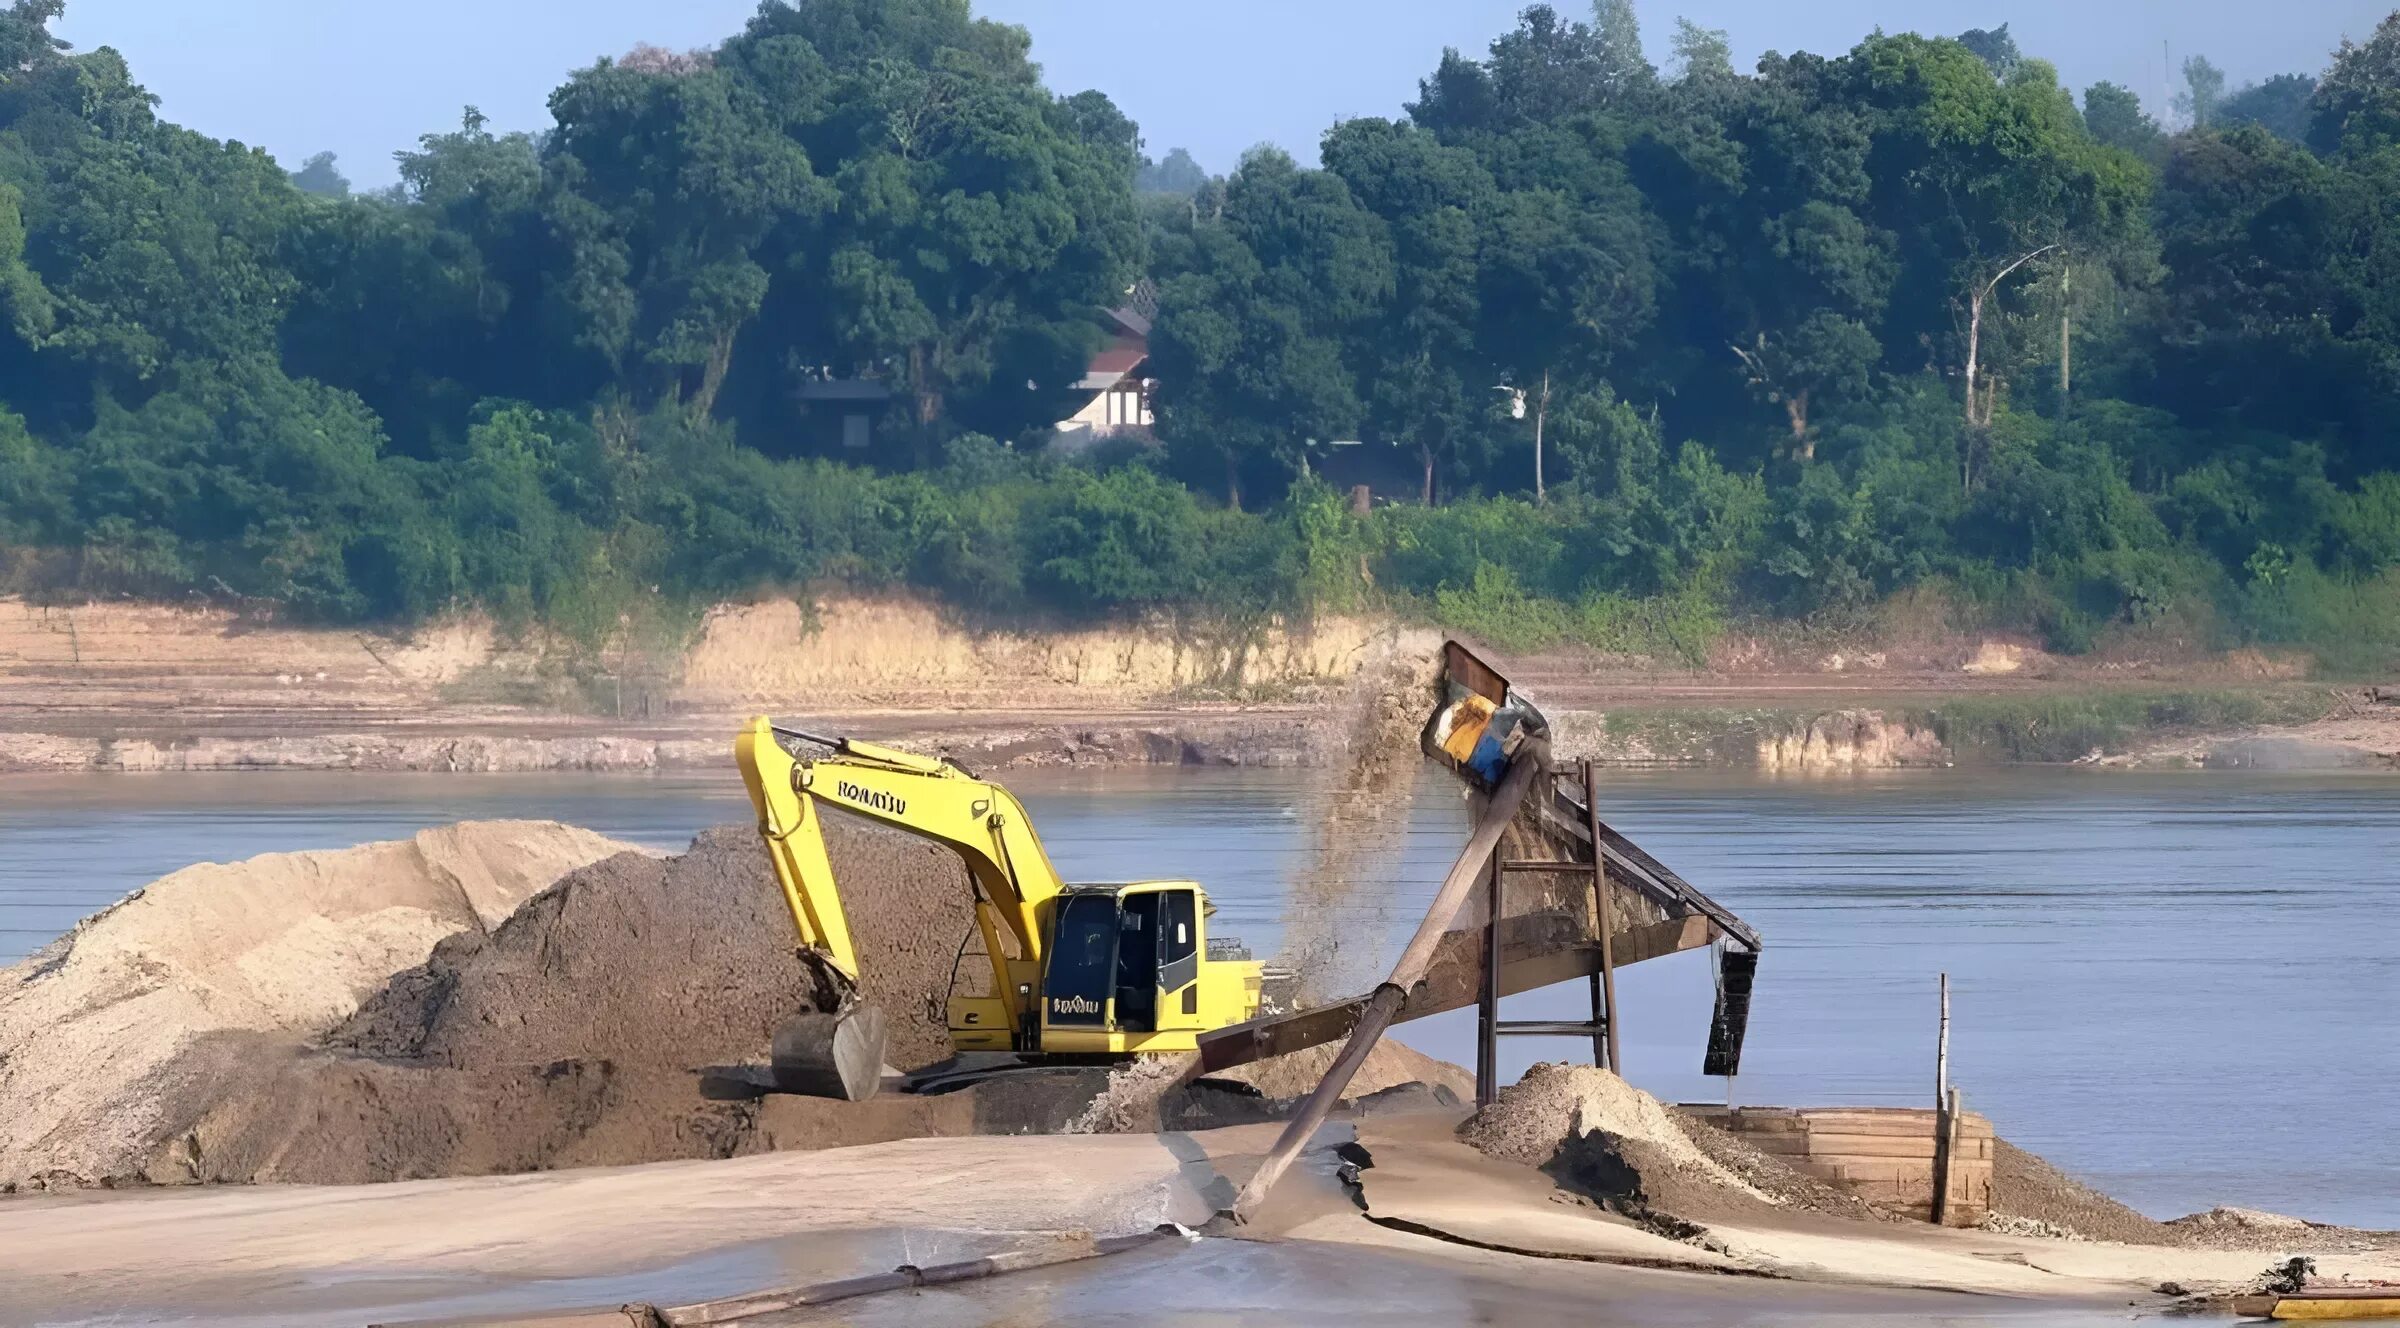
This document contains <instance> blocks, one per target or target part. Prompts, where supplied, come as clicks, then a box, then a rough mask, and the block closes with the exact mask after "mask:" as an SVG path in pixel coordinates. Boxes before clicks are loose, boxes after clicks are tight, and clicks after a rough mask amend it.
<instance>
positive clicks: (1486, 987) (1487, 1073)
mask: <svg viewBox="0 0 2400 1328" xmlns="http://www.w3.org/2000/svg"><path fill="white" fill-rule="evenodd" d="M1488 879H1489V885H1488V886H1487V889H1488V892H1489V893H1488V896H1487V897H1488V899H1489V900H1490V903H1489V906H1488V918H1487V920H1486V922H1485V923H1484V928H1483V993H1482V995H1481V996H1480V997H1479V998H1478V999H1477V1001H1476V1004H1475V1009H1476V1020H1475V1105H1476V1106H1479V1107H1488V1106H1490V1105H1492V1103H1493V1102H1494V1101H1495V1100H1497V1099H1498V1098H1499V1096H1500V891H1501V877H1500V853H1499V850H1497V849H1495V850H1493V852H1492V863H1491V867H1490V869H1489V878H1488Z"/></svg>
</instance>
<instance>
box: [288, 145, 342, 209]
mask: <svg viewBox="0 0 2400 1328" xmlns="http://www.w3.org/2000/svg"><path fill="white" fill-rule="evenodd" d="M292 184H293V186H294V187H295V188H297V189H299V191H300V192H301V193H304V194H315V195H316V196H317V197H319V198H348V197H349V196H350V181H349V180H348V179H347V178H346V177H345V176H343V174H342V171H341V167H340V166H338V165H336V164H335V161H334V156H333V154H332V153H330V152H320V153H317V154H316V155H315V156H312V157H310V158H309V159H308V160H307V161H305V162H302V163H301V164H300V169H299V170H296V171H294V172H292Z"/></svg>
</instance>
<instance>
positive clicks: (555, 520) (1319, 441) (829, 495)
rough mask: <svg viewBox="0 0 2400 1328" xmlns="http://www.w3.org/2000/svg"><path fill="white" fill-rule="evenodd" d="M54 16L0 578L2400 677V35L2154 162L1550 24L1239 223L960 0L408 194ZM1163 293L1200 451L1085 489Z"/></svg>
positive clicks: (1608, 18) (2089, 107) (444, 165)
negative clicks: (1395, 629)
mask: <svg viewBox="0 0 2400 1328" xmlns="http://www.w3.org/2000/svg"><path fill="white" fill-rule="evenodd" d="M63 3H64V0H13V2H12V3H9V4H8V6H7V7H6V8H5V9H0V590H7V591H10V592H12V593H21V594H32V595H39V596H48V597H58V596H76V595H143V596H157V597H183V596H189V595H198V596H201V597H203V598H207V599H210V600H214V601H219V602H227V603H239V604H242V605H245V606H249V607H253V608H259V609H264V610H268V611H273V612H276V613H281V614H286V615H291V616H295V617H301V618H309V619H317V620H326V621H384V622H402V623H404V622H407V621H411V620H415V619H420V618H423V617H425V616H428V615H432V614H436V613H439V612H443V611H445V610H448V609H452V608H456V607H469V606H472V607H481V608H484V609H488V610H490V611H493V612H496V613H499V614H502V615H506V616H510V617H513V618H517V619H520V620H542V621H549V622H553V623H562V624H569V625H573V624H588V623H606V622H610V621H615V620H617V619H619V618H620V617H621V616H622V611H623V607H624V606H625V605H627V604H628V603H633V602H637V601H642V600H646V599H651V598H655V597H660V596H665V597H668V598H681V599H689V600H698V599H705V598H709V597H717V596H725V595H735V594H742V593H747V592H751V591H754V590H759V589H762V588H768V587H784V586H797V585H803V584H807V583H812V582H845V583H849V584H853V585H859V586H868V587H877V586H892V587H910V588H914V589H917V590H921V591H924V592H927V593H931V594H935V595H939V596H943V597H946V598H947V599H949V600H950V601H951V602H953V603H955V604H957V605H959V606H960V607H962V608H963V609H969V610H973V611H975V612H978V613H984V614H1000V615H1008V614H1020V615H1021V614H1031V613H1041V614H1079V615H1095V614H1124V613H1153V612H1156V613H1171V614H1180V615H1189V614H1205V615H1213V616H1217V617H1227V616H1231V617H1236V618H1243V619H1255V618H1257V617H1259V616H1262V615H1269V614H1288V615H1305V614H1308V613H1312V612H1318V611H1324V610H1329V609H1346V608H1352V607H1358V606H1361V605H1366V604H1375V605H1380V606H1384V607H1391V608H1396V609H1399V610H1401V611H1403V612H1406V613H1410V614H1414V615H1418V616H1426V617H1433V618H1437V619H1441V620H1443V621H1446V622H1449V623H1451V624H1453V625H1457V626H1464V627H1469V628H1474V629H1478V630H1485V631H1489V632H1492V633H1495V634H1498V635H1507V636H1513V637H1515V638H1516V639H1519V640H1526V641H1531V640H1534V639H1537V638H1538V639H1558V638H1567V637H1571V638H1580V639H1583V640H1587V641H1592V642H1594V643H1597V644H1601V645H1604V646H1618V645H1627V644H1628V643H1630V644H1632V645H1634V646H1639V647H1641V648H1645V649H1652V650H1656V649H1659V648H1667V649H1674V650H1686V651H1688V650H1691V649H1693V648H1695V647H1694V645H1693V643H1694V642H1697V641H1701V640H1702V639H1704V638H1705V637H1706V636H1707V635H1708V634H1709V633H1710V632H1712V631H1713V630H1715V629H1716V626H1717V625H1720V624H1722V623H1723V622H1724V621H1726V620H1727V618H1728V617H1729V616H1736V615H1759V616H1819V617H1822V616H1828V615H1831V616H1839V615H1851V614H1859V613H1864V612H1867V611H1870V610H1871V609H1872V607H1873V606H1874V605H1876V604H1878V603H1880V602H1883V601H1884V600H1886V599H1887V598H1888V597H1891V596H1893V595H1896V594H1901V593H1904V592H1920V591H1928V590H1930V591H1934V592H1938V593H1939V595H1940V596H1941V597H1942V598H1943V599H1944V601H1945V602H1946V603H1948V604H1950V605H1952V606H1953V609H1954V611H1955V612H1957V613H1959V614H1962V615H1965V616H1967V617H1969V618H1972V619H1973V620H1974V621H1975V622H1976V623H1977V624H1978V625H1982V626H1994V627H2005V628H2013V629H2016V630H2023V631H2027V632H2032V633H2037V634H2039V635H2040V636H2041V637H2042V638H2043V639H2045V640H2046V641H2047V642H2049V643H2050V644H2051V645H2052V646H2053V647H2054V648H2058V649H2063V650H2087V649H2090V648H2093V647H2094V646H2095V645H2098V644H2101V643H2103V642H2104V641H2106V640H2107V639H2109V638H2111V637H2112V636H2122V635H2128V634H2140V633H2166V634H2171V635H2174V636H2176V637H2178V638H2179V639H2185V640H2189V641H2192V642H2195V643H2199V644H2204V645H2210V646H2225V645H2234V644H2243V643H2248V642H2289V643H2297V644H2302V645H2307V646H2312V647H2315V648H2317V649H2318V650H2319V651H2320V653H2322V654H2324V655H2326V656H2328V657H2329V658H2334V659H2337V660H2339V661H2342V662H2344V663H2345V664H2347V665H2349V666H2352V667H2362V668H2363V667H2375V666H2381V665H2383V664H2387V663H2389V662H2390V661H2391V660H2392V659H2393V658H2394V657H2395V651H2400V454H2396V450H2395V431H2394V425H2393V421H2394V420H2395V418H2400V414H2396V409H2395V408H2396V407H2400V14H2395V15H2394V16H2393V17H2391V18H2387V19H2386V20H2385V21H2384V22H2383V23H2382V24H2381V25H2380V26H2379V27H2378V28H2377V29H2376V30H2375V31H2374V32H2373V33H2372V34H2371V35H2369V36H2367V37H2366V38H2365V39H2364V40H2363V41H2356V42H2345V43H2344V44H2343V45H2342V46H2341V48H2340V49H2339V50H2338V51H2336V52H2334V53H2333V54H2332V56H2331V58H2330V60H2329V63H2328V65H2327V67H2326V68H2324V69H2322V70H2317V71H2301V72H2294V73H2291V74H2287V75H2281V76H2278V77H2276V78H2272V79H2269V80H2266V81H2264V82H2261V83H2257V84H2253V85H2250V86H2246V87H2241V88H2228V87H2227V86H2226V79H2225V76H2224V75H2223V74H2222V73H2221V72H2220V71H2219V70H2218V69H2217V68H2216V66H2214V65H2213V64H2211V63H2210V62H2209V61H2208V60H2207V59H2206V58H2205V57H2195V58H2194V59H2192V60H2191V61H2188V62H2187V63H2186V65H2185V68H2184V79H2185V83H2186V87H2185V90H2184V93H2183V95H2182V96H2180V97H2179V98H2177V99H2176V106H2175V108H2174V110H2173V111H2172V113H2171V115H2170V117H2169V118H2170V122H2169V123H2161V121H2160V120H2159V119H2157V118H2154V117H2153V115H2152V114H2151V113H2150V112H2149V111H2148V110H2146V109H2145V108H2144V106H2143V105H2142V103H2141V101H2140V100H2139V99H2138V98H2137V97H2135V96H2134V95H2133V94H2132V93H2130V92H2128V91H2126V90H2125V89H2123V88H2120V87H2116V86H2114V85H2111V84H2106V83H2102V84H2098V85H2095V86H2093V87H2091V88H2089V89H2086V90H2084V91H2082V92H2081V93H2080V95H2079V94H2077V93H2076V92H2074V91H2071V90H2070V89H2067V88H2065V87H2062V86H2060V84H2059V80H2058V76H2057V73H2056V70H2055V69H2054V67H2053V66H2052V65H2050V64H2049V63H2048V62H2046V61H2044V60H2042V59H2041V58H2040V55H2039V53H2038V52H2031V51H2021V50H2019V49H2018V46H2017V43H2016V41H2015V39H2014V38H2013V37H2012V36H2011V35H2010V34H2009V32H2008V30H2007V28H2006V26H2005V25H2001V26H1999V27H1996V28H1992V29H1978V30H1974V31H1970V32H1966V33H1962V34H1959V35H1957V36H1954V37H1934V36H1924V35H1917V34H1905V33H1903V34H1883V33H1877V34H1874V35H1870V36H1868V37H1866V38H1864V39H1863V40H1861V41H1860V42H1859V43H1858V44H1857V45H1856V46H1854V47H1853V48H1851V49H1850V50H1849V51H1847V52H1844V53H1841V54H1837V55H1814V54H1807V53H1790V54H1783V53H1773V52H1770V53H1768V54H1767V55H1765V56H1764V57H1762V58H1761V59H1760V60H1759V61H1758V62H1757V64H1756V66H1755V67H1754V68H1753V69H1751V70H1749V71H1747V72H1744V71H1740V70H1737V69H1736V68H1735V67H1734V65H1733V63H1732V60H1731V58H1730V55H1729V52H1730V50H1731V49H1732V48H1731V44H1730V42H1729V40H1728V38H1727V36H1726V34H1723V33H1718V32H1712V31H1710V30H1708V29H1705V28H1701V27H1699V26H1697V25H1695V24H1692V23H1690V22H1688V21H1682V22H1679V23H1677V24H1676V26H1675V31H1674V34H1673V37H1672V41H1671V43H1670V49H1671V51H1672V53H1673V58H1672V59H1671V60H1670V61H1669V62H1668V63H1667V65H1666V66H1665V67H1664V68H1660V67H1656V66H1654V65H1653V64H1652V63H1651V61H1650V60H1649V59H1648V58H1647V56H1646V55H1645V50H1646V49H1647V48H1646V47H1645V44H1644V41H1643V38H1642V33H1641V32H1640V30H1639V26H1638V23H1639V18H1638V17H1637V14H1636V11H1635V8H1634V6H1633V4H1632V3H1631V0H1599V2H1598V3H1597V4H1595V5H1593V6H1592V7H1591V8H1590V9H1588V10H1582V9H1578V10H1575V11H1572V12H1569V11H1567V10H1564V9H1556V8H1553V7H1551V6H1548V5H1535V6H1533V7H1531V8H1528V9H1526V10H1525V11H1524V12H1523V13H1522V15H1521V16H1520V18H1519V20H1518V22H1517V24H1516V26H1515V27H1514V28H1512V29H1511V30H1510V31H1508V32H1506V33H1503V34H1502V35H1501V36H1499V37H1498V38H1497V39H1495V40H1494V41H1493V42H1492V43H1491V44H1490V46H1489V48H1488V49H1486V50H1483V51H1480V52H1462V51H1458V50H1445V51H1440V52H1432V51H1429V52H1427V62H1426V72H1425V73H1424V75H1423V77H1422V79H1421V80H1420V83H1419V91H1418V94H1417V96H1416V97H1415V98H1414V99H1413V100H1411V101H1410V102H1409V103H1408V104H1407V105H1406V106H1405V107H1404V108H1398V109H1396V110H1395V112H1394V113H1393V114H1392V115H1391V116H1389V117H1386V118H1360V119H1350V120H1344V121H1342V122H1341V123H1339V124H1336V125H1333V126H1331V127H1329V128H1328V129H1327V130H1326V131H1325V133H1324V136H1323V138H1322V140H1321V142H1320V143H1319V144H1318V159H1319V161H1320V162H1321V164H1319V165H1314V166H1312V165H1308V164H1305V163H1303V162H1302V161H1300V160H1298V159H1296V158H1295V157H1294V156H1292V155H1290V154H1288V153H1286V152H1283V151H1279V150H1276V149H1273V148H1261V149H1258V150H1256V151H1253V152H1252V153H1250V154H1249V155H1248V156H1246V157H1245V158H1244V159H1243V160H1242V161H1241V162H1240V163H1239V165H1238V167H1236V168H1235V169H1233V170H1232V171H1231V172H1229V173H1228V174H1225V175H1223V176H1211V175H1210V174H1209V173H1208V172H1207V171H1206V170H1205V169H1204V168H1203V167H1202V166H1201V164H1200V163H1198V162H1196V161H1195V160H1194V159H1193V158H1192V156H1191V155H1190V154H1189V153H1187V152H1184V151H1183V150H1181V149H1179V148H1176V149H1169V150H1166V151H1164V152H1163V153H1162V154H1161V155H1159V156H1156V157H1154V156H1153V155H1152V153H1151V145H1149V144H1147V143H1145V141H1144V139H1143V137H1142V134H1141V131H1140V129H1139V127H1138V126H1136V125H1135V124H1134V123H1133V122H1132V121H1131V120H1130V119H1128V118H1127V117H1126V116H1125V115H1124V114H1123V113H1122V112H1121V111H1120V110H1119V109H1118V108H1117V107H1116V106H1115V105H1114V104H1112V103H1111V102H1110V100H1109V99H1108V98H1107V97H1106V96H1104V95H1102V94H1100V93H1098V92H1091V91H1082V92H1074V93H1071V94H1069V93H1062V92H1060V91H1057V90H1054V89H1051V88H1049V87H1047V86H1045V84H1044V82H1043V80H1042V78H1041V74H1040V69H1039V67H1038V65H1037V64H1036V63H1035V62H1034V53H1033V50H1032V45H1031V39H1030V37H1029V35H1028V34H1027V33H1026V32H1025V31H1024V30H1022V29H1019V28H1015V27H1011V26H1008V25H1005V24H1000V23H995V22H991V21H989V20H985V19H981V18H978V17H976V16H975V15H974V14H973V13H972V12H971V11H970V8H969V6H968V4H967V3H966V0H797V2H789V3H787V2H786V0H768V3H765V4H763V5H762V6H761V7H760V9H759V11H758V14H757V16H756V17H754V18H753V19H752V20H751V21H750V22H749V23H748V25H747V26H746V27H745V28H744V29H743V30H742V31H741V32H739V33H736V34H733V35H732V36H730V37H728V38H727V39H726V40H725V41H724V42H723V43H721V44H719V45H717V46H715V47H712V48H709V49H705V50H700V51H690V52H670V51H665V50H661V49H658V48H655V47H646V46H645V47H639V48H636V49H635V50H634V51H632V52H630V53H628V54H626V55H625V56H624V57H622V58H618V59H603V60H600V61H598V62H596V63H595V64H594V65H593V66H592V67H590V68H588V69H584V70H581V71H579V72H577V73H575V74H574V75H573V76H572V77H571V78H570V79H569V80H568V81H567V82H566V83H565V85H563V86H561V87H560V88H558V89H557V90H556V91H555V92H554V93H553V95H552V96H551V99H550V115H551V119H550V123H549V124H547V125H544V126H541V127H539V128H538V130H535V129H523V130H520V129H511V128H504V127H500V126H495V125H493V124H491V123H490V122H489V121H487V120H486V119H485V117H484V116H483V115H481V114H480V113H479V112H477V111H476V110H475V109H473V108H471V107H470V108H466V109H465V110H464V111H463V112H462V114H461V115H460V117H459V119H458V121H457V123H456V124H455V125H452V126H447V127H442V128H439V129H436V130H434V131H433V132H429V133H427V134H426V135H425V136H424V137H423V138H422V140H421V141H420V142H419V143H418V144H417V146H416V147H414V148H413V149H411V150H409V151H406V152H403V153H401V154H399V158H398V161H397V163H396V165H397V171H398V177H399V183H398V184H397V185H396V186H395V187H392V188H389V189H385V190H361V189H358V188H356V187H354V186H353V184H352V183H351V181H350V179H349V178H347V176H346V174H345V172H344V170H343V167H342V165H341V163H339V162H337V161H336V160H335V159H334V158H333V157H332V156H331V155H330V154H318V155H316V156H314V157H311V158H309V159H307V160H306V161H304V162H299V163H295V164H292V165H289V166H287V165H286V164H285V163H280V162H277V161H275V160H273V159H272V158H271V157H269V156H268V155H267V154H266V153H265V152H263V151H261V150H258V149H256V148H252V147H247V146H244V145H242V144H239V143H232V142H221V141H217V140H214V139H210V138H208V137H206V136H205V135H202V134H199V133H196V132H193V131H192V130H189V129H186V128H183V127H179V126H177V125H174V124H171V123H168V122H166V121H165V120H162V119H161V118H160V116H159V113H158V107H157V102H156V99H155V98H154V97H152V96H151V95H150V94H149V93H148V92H146V91H145V90H144V89H143V88H142V86H141V85H140V83H139V82H138V81H137V80H136V77H135V71H133V70H131V69H130V68H128V66H127V64H126V62H125V60H124V59H123V58H122V57H121V56H120V55H118V53H117V52H116V51H114V50H112V49H110V48H108V47H99V48H96V49H93V50H90V51H78V50H73V49H69V48H67V47H66V46H65V45H64V44H62V43H61V42H59V41H58V40H57V39H56V38H54V37H53V36H52V35H51V26H52V24H53V23H54V22H55V21H56V20H57V19H58V17H59V15H60V13H61V9H62V5H63ZM1137 296H1138V299H1139V301H1140V302H1141V303H1142V305H1143V308H1144V309H1145V311H1146V313H1145V321H1147V322H1148V324H1149V327H1148V343H1147V344H1148V351H1149V360H1148V363H1147V367H1146V368H1145V369H1144V370H1143V372H1144V373H1145V374H1146V375H1148V376H1149V377H1150V378H1151V380H1152V381H1153V384H1154V387H1153V389H1152V395H1151V404H1152V405H1153V406H1154V408H1155V414H1156V423H1155V426H1154V427H1153V428H1149V429H1143V430H1129V431H1126V432H1125V433H1124V434H1123V435H1121V436H1119V437H1117V438H1115V439H1113V440H1111V441H1109V442H1107V443H1105V444H1103V445H1101V446H1098V447H1090V448H1067V447H1063V446H1060V445H1059V444H1058V442H1057V435H1056V430H1055V426H1056V424H1057V422H1058V421H1060V420H1062V419H1064V418H1066V417H1067V416H1069V415H1071V414H1073V413H1074V412H1075V411H1076V409H1077V408H1078V407H1079V406H1080V405H1081V404H1082V402H1083V401H1084V400H1087V399H1088V396H1089V393H1088V391H1085V392H1082V393H1080V394H1079V391H1078V388H1077V383H1078V382H1079V380H1081V379H1082V378H1083V377H1084V374H1085V372H1086V365H1087V364H1088V363H1090V361H1091V358H1092V356H1093V354H1094V352H1095V351H1097V350H1099V349H1100V348H1101V347H1102V346H1103V345H1104V344H1105V342H1106V340H1107V338H1108V337H1109V335H1110V334H1111V328H1110V325H1109V324H1108V323H1107V322H1106V321H1105V319H1104V313H1105V311H1107V310H1109V309H1111V308H1112V307H1116V306H1120V305H1124V304H1126V303H1127V302H1128V300H1129V299H1135V298H1136V297H1137ZM839 392H852V393H861V392H863V393H864V394H865V395H864V397H863V398H862V399H866V400H869V401H871V402H872V403H873V407H872V408H873V411H874V419H873V421H872V433H871V437H869V438H865V439H862V438H859V437H856V436H852V437H837V436H833V435H830V434H829V433H828V432H827V431H826V430H825V429H824V428H822V427H818V426H817V425H816V424H813V423H812V422H811V417H810V414H809V408H808V406H807V402H808V401H809V400H810V399H811V398H812V396H813V397H823V396H825V395H828V394H834V393H839ZM862 442H865V443H866V444H867V445H866V446H863V447H862V446H860V445H859V444H860V443H862ZM1359 483H1363V484H1367V485H1370V486H1371V487H1372V490H1373V493H1374V495H1375V499H1376V501H1375V502H1374V503H1373V504H1372V505H1371V506H1369V507H1365V508H1363V509H1362V508H1360V507H1359V506H1357V505H1356V504H1354V502H1353V501H1352V499H1351V496H1350V495H1349V494H1348V493H1347V492H1345V490H1347V489H1348V487H1349V486H1350V485H1352V484H1359Z"/></svg>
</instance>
